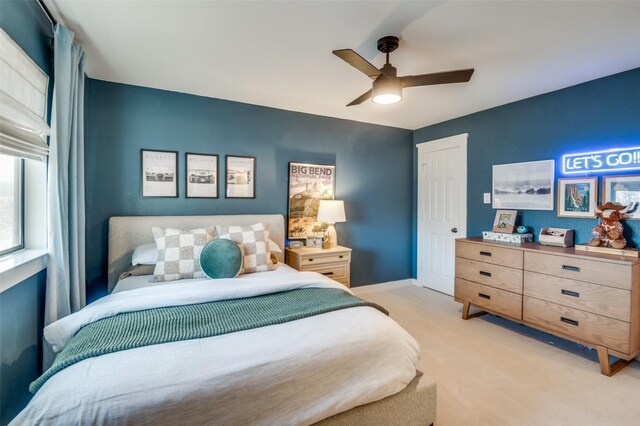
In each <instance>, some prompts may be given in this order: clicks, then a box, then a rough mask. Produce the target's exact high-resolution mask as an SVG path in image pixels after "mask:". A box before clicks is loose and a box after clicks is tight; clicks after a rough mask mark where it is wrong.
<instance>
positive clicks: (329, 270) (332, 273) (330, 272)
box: [302, 264, 349, 284]
mask: <svg viewBox="0 0 640 426" xmlns="http://www.w3.org/2000/svg"><path fill="white" fill-rule="evenodd" d="M302 270H303V271H313V272H317V273H319V274H322V275H324V276H326V277H329V278H331V279H333V280H336V281H339V282H342V283H343V284H345V282H346V281H348V280H349V265H347V264H344V265H326V266H322V265H313V266H305V267H304V268H302Z"/></svg>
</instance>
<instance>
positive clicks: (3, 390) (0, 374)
mask: <svg viewBox="0 0 640 426" xmlns="http://www.w3.org/2000/svg"><path fill="white" fill-rule="evenodd" d="M0 28H2V29H3V30H4V31H6V33H7V34H9V36H10V37H11V38H12V39H13V40H14V41H15V42H16V43H17V44H18V45H19V46H20V47H21V48H22V49H23V50H24V51H25V52H26V53H27V54H28V55H29V56H30V57H31V59H33V60H34V61H35V63H36V64H38V66H39V67H40V68H42V70H43V71H44V72H45V73H47V74H48V75H49V113H50V112H51V108H50V106H51V93H52V90H53V48H52V47H51V39H52V37H53V32H52V30H51V24H50V22H49V21H48V19H47V18H46V16H45V14H44V12H43V11H42V9H41V8H40V6H39V5H38V3H37V2H36V1H35V0H1V1H0ZM45 283H46V271H41V272H40V273H38V274H36V275H34V276H33V277H31V278H29V279H27V280H25V281H23V282H21V283H18V284H16V285H15V286H13V287H11V288H10V289H8V290H6V291H4V292H2V293H0V361H1V365H0V425H5V424H7V423H9V422H10V421H11V419H12V418H13V417H14V416H15V415H16V414H18V413H19V412H20V410H22V409H23V408H24V407H25V406H26V405H27V403H28V402H29V400H30V398H31V394H30V393H29V389H28V387H29V383H30V382H31V381H33V380H34V379H36V378H37V377H38V376H39V375H40V373H41V365H42V360H41V358H42V355H41V354H42V325H43V323H44V296H45Z"/></svg>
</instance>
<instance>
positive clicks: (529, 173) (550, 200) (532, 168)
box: [493, 160, 555, 210]
mask: <svg viewBox="0 0 640 426" xmlns="http://www.w3.org/2000/svg"><path fill="white" fill-rule="evenodd" d="M554 178H555V161H554V160H544V161H531V162H527V163H512V164H500V165H495V166H493V208H494V209H505V208H506V209H518V210H553V207H554Z"/></svg>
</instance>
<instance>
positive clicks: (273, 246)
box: [269, 238, 282, 253]
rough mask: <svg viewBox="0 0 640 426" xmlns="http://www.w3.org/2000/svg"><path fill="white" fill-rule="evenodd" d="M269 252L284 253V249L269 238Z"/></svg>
mask: <svg viewBox="0 0 640 426" xmlns="http://www.w3.org/2000/svg"><path fill="white" fill-rule="evenodd" d="M269 251H270V252H271V253H282V249H281V248H280V246H279V245H278V244H276V242H275V241H273V240H272V239H271V238H269Z"/></svg>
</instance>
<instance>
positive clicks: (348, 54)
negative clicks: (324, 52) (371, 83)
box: [333, 49, 380, 80]
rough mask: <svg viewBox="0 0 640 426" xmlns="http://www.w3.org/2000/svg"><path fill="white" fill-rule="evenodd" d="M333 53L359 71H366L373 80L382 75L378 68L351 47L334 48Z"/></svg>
mask: <svg viewBox="0 0 640 426" xmlns="http://www.w3.org/2000/svg"><path fill="white" fill-rule="evenodd" d="M333 54H334V55H336V56H337V57H338V58H340V59H342V60H343V61H345V62H346V63H348V64H349V65H351V66H352V67H354V68H355V69H357V70H358V71H361V72H363V73H365V74H366V75H367V76H368V77H369V78H370V79H371V80H375V79H376V78H378V76H379V75H380V71H379V70H378V68H376V67H374V66H373V65H372V64H371V63H370V62H369V61H367V60H366V59H365V58H363V57H362V56H360V55H358V54H357V53H356V52H354V51H353V50H351V49H341V50H334V51H333Z"/></svg>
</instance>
